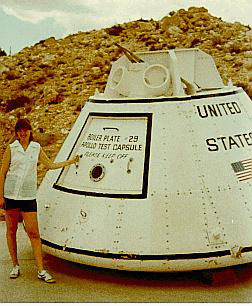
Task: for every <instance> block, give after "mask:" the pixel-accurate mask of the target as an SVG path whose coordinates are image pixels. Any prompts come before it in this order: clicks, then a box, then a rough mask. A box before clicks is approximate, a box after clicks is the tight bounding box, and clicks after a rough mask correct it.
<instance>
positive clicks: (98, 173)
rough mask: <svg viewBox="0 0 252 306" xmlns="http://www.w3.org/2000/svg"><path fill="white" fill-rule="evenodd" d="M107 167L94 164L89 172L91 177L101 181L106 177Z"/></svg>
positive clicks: (94, 180) (93, 179)
mask: <svg viewBox="0 0 252 306" xmlns="http://www.w3.org/2000/svg"><path fill="white" fill-rule="evenodd" d="M104 175H105V167H104V166H103V165H101V164H97V165H94V166H93V167H92V169H91V170H90V172H89V177H90V178H91V180H92V181H93V182H99V181H100V180H102V179H103V178H104Z"/></svg>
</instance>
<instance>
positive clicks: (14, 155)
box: [4, 140, 40, 200]
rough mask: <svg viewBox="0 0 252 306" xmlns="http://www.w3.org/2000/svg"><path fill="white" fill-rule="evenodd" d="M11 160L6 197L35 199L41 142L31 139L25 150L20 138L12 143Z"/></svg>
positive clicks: (5, 188) (6, 179)
mask: <svg viewBox="0 0 252 306" xmlns="http://www.w3.org/2000/svg"><path fill="white" fill-rule="evenodd" d="M10 150H11V162H10V166H9V170H8V172H7V174H6V178H5V183H4V197H5V198H8V199H14V200H33V199H35V198H36V193H37V164H38V158H39V152H40V144H39V143H37V142H33V141H31V142H30V144H29V146H28V148H27V149H26V150H25V151H24V149H23V147H22V145H21V144H20V143H19V141H18V140H16V141H14V142H13V143H12V144H10Z"/></svg>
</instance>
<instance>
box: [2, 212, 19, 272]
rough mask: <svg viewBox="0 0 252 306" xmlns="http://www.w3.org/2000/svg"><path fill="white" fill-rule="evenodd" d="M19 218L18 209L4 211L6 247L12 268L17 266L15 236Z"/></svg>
mask: <svg viewBox="0 0 252 306" xmlns="http://www.w3.org/2000/svg"><path fill="white" fill-rule="evenodd" d="M19 216H20V211H19V210H18V209H10V210H6V211H5V221H6V227H7V231H6V238H7V245H8V249H9V253H10V256H11V260H12V263H13V266H14V267H15V266H16V265H18V258H17V238H16V235H17V228H18V221H19Z"/></svg>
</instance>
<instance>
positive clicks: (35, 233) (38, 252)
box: [22, 212, 44, 272]
mask: <svg viewBox="0 0 252 306" xmlns="http://www.w3.org/2000/svg"><path fill="white" fill-rule="evenodd" d="M22 216H23V219H24V224H25V230H26V232H27V234H28V236H29V238H30V241H31V245H32V249H33V254H34V257H35V260H36V263H37V267H38V271H39V272H41V271H42V270H44V268H43V257H42V247H41V240H40V234H39V227H38V219H37V213H36V212H22Z"/></svg>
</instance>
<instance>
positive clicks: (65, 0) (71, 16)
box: [0, 0, 252, 55]
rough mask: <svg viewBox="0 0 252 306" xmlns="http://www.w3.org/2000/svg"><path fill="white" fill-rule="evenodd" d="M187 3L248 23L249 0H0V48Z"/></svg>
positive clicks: (13, 49)
mask: <svg viewBox="0 0 252 306" xmlns="http://www.w3.org/2000/svg"><path fill="white" fill-rule="evenodd" d="M191 6H196V7H201V6H203V7H205V8H207V9H208V11H209V13H210V14H211V15H213V16H216V17H221V18H222V20H224V21H227V22H240V23H242V24H245V25H250V26H251V27H252V0H153V1H151V0H0V48H1V49H2V50H5V52H6V53H7V54H8V55H9V54H12V55H13V54H15V53H17V52H18V51H20V50H22V49H23V48H25V47H29V46H33V45H34V44H35V43H37V42H39V41H40V40H43V39H46V38H49V37H52V36H53V37H55V38H56V39H60V38H63V37H65V36H67V35H69V34H74V33H78V32H86V31H90V30H93V29H95V30H99V29H102V28H106V27H111V26H113V25H116V24H122V23H125V22H129V21H134V20H138V19H141V18H143V19H147V20H149V19H151V18H152V19H154V20H160V19H162V18H163V17H164V16H166V15H168V14H169V12H171V11H176V10H178V9H180V8H184V9H188V8H189V7H191Z"/></svg>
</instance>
